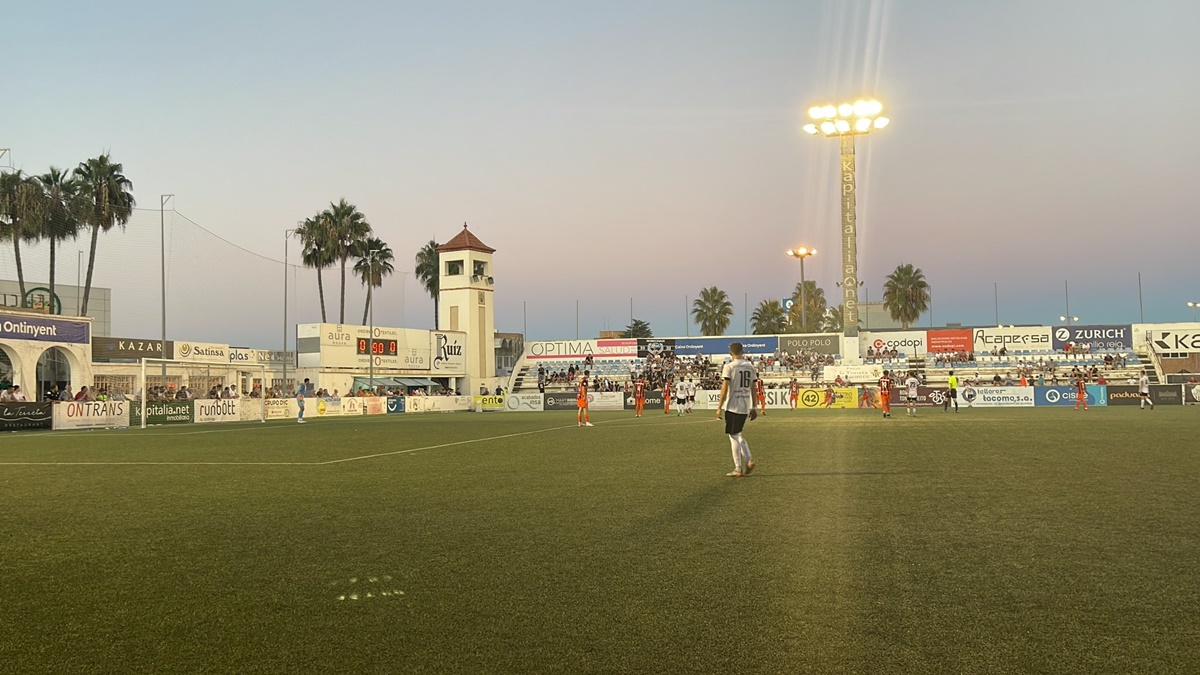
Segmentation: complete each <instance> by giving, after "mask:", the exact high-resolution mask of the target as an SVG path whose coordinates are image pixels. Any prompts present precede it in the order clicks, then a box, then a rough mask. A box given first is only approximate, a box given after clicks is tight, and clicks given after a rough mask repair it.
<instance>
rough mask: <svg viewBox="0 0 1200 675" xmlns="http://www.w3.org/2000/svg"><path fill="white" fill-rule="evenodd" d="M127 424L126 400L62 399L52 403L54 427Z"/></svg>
mask: <svg viewBox="0 0 1200 675" xmlns="http://www.w3.org/2000/svg"><path fill="white" fill-rule="evenodd" d="M127 426H129V402H128V401H91V402H84V401H63V402H62V403H58V404H55V405H54V428H55V429H113V428H120V427H127Z"/></svg>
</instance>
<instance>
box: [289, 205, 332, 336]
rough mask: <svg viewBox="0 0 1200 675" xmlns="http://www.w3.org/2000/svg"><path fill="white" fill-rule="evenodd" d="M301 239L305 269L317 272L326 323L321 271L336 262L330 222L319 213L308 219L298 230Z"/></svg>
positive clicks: (318, 287)
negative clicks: (332, 246)
mask: <svg viewBox="0 0 1200 675" xmlns="http://www.w3.org/2000/svg"><path fill="white" fill-rule="evenodd" d="M296 233H297V235H298V236H299V237H300V249H301V250H300V259H301V260H302V261H303V262H304V266H305V267H312V268H313V269H315V270H317V295H318V296H319V297H320V300H321V323H326V322H327V321H326V317H325V280H324V278H323V277H322V275H321V270H323V269H325V268H326V267H330V266H332V265H333V263H335V262H336V260H335V258H334V257H333V255H332V254H331V253H330V251H331V250H332V249H331V246H330V244H329V220H328V219H327V218H326V217H325V214H324V213H318V214H316V215H314V216H313V217H311V218H306V219H305V220H304V222H303V223H302V224H301V225H300V227H299V228H297V230H296Z"/></svg>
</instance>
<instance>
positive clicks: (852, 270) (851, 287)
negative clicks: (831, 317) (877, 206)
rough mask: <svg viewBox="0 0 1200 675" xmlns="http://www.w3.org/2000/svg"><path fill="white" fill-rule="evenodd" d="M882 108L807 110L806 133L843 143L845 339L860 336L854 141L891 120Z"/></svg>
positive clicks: (864, 104)
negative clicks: (836, 139) (884, 114)
mask: <svg viewBox="0 0 1200 675" xmlns="http://www.w3.org/2000/svg"><path fill="white" fill-rule="evenodd" d="M882 112H883V104H882V103H880V102H879V101H876V100H874V99H871V100H862V99H859V100H857V101H855V102H854V103H842V104H841V105H836V106H835V105H831V104H826V105H818V106H813V107H811V108H809V109H808V116H809V117H810V118H811V119H812V120H813V121H812V122H810V123H809V124H805V125H804V131H805V132H807V133H809V134H812V135H814V136H815V135H816V134H823V135H824V136H825V137H826V138H835V137H836V138H838V139H839V140H840V141H841V148H842V156H841V173H842V180H841V188H840V199H841V202H842V226H841V237H842V330H843V332H844V334H845V335H846V337H854V336H856V335H858V224H857V220H856V219H857V215H856V208H855V204H856V201H855V200H856V197H855V190H856V187H855V179H854V137H855V136H862V135H866V134H869V133H871V132H872V131H878V130H880V129H883V128H884V127H886V126H887V125H888V122H890V121H891V120H889V119H888V118H886V117H883V116H882V115H881V114H880V113H882Z"/></svg>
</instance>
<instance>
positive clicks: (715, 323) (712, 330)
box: [692, 286, 733, 335]
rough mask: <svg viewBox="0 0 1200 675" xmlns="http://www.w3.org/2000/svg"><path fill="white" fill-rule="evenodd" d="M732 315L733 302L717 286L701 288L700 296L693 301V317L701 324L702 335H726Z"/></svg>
mask: <svg viewBox="0 0 1200 675" xmlns="http://www.w3.org/2000/svg"><path fill="white" fill-rule="evenodd" d="M731 316H733V303H732V302H730V301H729V296H728V295H726V294H725V291H723V290H721V289H719V288H717V287H716V286H710V287H709V288H703V289H701V290H700V297H698V298H696V299H695V300H694V301H693V302H692V318H693V319H694V320H695V322H696V323H697V324H699V325H700V334H701V335H724V334H725V329H726V328H729V317H731Z"/></svg>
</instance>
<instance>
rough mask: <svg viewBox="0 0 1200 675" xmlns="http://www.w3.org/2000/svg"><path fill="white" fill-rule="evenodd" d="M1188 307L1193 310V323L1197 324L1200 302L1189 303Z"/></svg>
mask: <svg viewBox="0 0 1200 675" xmlns="http://www.w3.org/2000/svg"><path fill="white" fill-rule="evenodd" d="M1188 307H1191V308H1192V323H1196V310H1197V309H1200V301H1197V302H1189V303H1188Z"/></svg>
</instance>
